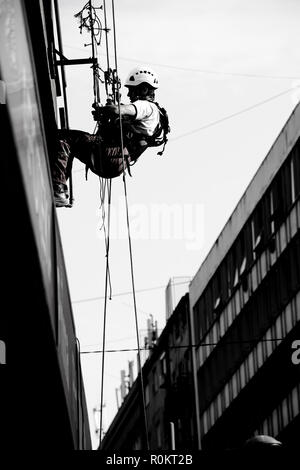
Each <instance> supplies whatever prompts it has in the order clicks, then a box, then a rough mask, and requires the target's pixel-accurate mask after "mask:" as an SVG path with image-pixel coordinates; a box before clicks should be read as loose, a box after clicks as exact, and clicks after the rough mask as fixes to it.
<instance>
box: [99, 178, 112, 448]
mask: <svg viewBox="0 0 300 470" xmlns="http://www.w3.org/2000/svg"><path fill="white" fill-rule="evenodd" d="M107 192H108V211H107V212H108V214H107V240H106V270H105V298H104V314H103V333H102V367H101V397H100V429H99V448H100V446H101V442H102V422H103V391H104V366H105V338H106V312H107V290H108V283H109V277H110V276H109V259H108V254H109V232H110V203H111V180H109V183H108V190H107Z"/></svg>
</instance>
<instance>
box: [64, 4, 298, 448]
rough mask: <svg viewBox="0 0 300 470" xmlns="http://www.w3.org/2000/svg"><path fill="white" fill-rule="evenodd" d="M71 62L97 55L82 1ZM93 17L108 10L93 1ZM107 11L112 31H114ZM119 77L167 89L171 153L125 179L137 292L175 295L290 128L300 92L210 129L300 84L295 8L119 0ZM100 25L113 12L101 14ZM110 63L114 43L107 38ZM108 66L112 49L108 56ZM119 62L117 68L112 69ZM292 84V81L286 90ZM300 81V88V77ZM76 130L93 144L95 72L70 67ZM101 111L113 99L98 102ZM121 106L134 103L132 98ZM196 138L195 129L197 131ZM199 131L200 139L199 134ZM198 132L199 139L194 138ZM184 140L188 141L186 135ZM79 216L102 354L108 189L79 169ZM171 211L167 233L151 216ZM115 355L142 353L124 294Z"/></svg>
mask: <svg viewBox="0 0 300 470" xmlns="http://www.w3.org/2000/svg"><path fill="white" fill-rule="evenodd" d="M59 4H60V13H61V26H62V36H63V44H64V55H65V56H66V57H68V58H70V59H71V58H80V57H81V58H82V57H89V56H90V55H91V52H90V47H86V48H85V47H84V46H83V45H84V43H89V42H90V41H89V36H88V34H87V33H83V34H82V35H81V34H80V31H79V29H78V23H77V21H76V19H75V18H74V14H75V13H77V12H78V11H79V10H81V8H82V7H83V6H84V4H85V0H73V1H72V2H70V1H68V0H60V2H59ZM93 4H94V6H98V5H100V0H99V1H98V2H96V1H94V2H93ZM110 5H111V2H110V1H109V0H108V1H107V10H108V12H107V13H108V26H109V27H110V28H111V27H112V19H111V11H110ZM115 13H116V25H117V31H116V33H117V49H118V68H119V76H120V78H121V81H122V83H124V79H125V78H126V76H127V73H128V72H129V71H130V70H131V69H132V68H133V67H134V66H135V65H137V64H149V65H150V66H151V67H152V68H153V69H155V70H156V72H157V73H158V74H159V77H160V89H159V91H158V92H157V95H156V99H157V101H158V102H159V103H160V104H161V105H162V106H164V107H165V108H166V109H167V110H168V113H169V117H170V123H171V131H172V132H171V134H170V141H169V143H168V144H167V147H166V150H165V153H164V155H163V156H162V157H158V156H156V150H155V149H151V150H150V149H149V150H147V152H146V153H145V154H144V155H143V156H142V157H141V158H140V159H139V161H138V162H137V164H136V165H135V166H134V167H132V178H130V176H127V178H126V181H127V191H128V201H129V206H130V208H131V209H130V210H131V212H130V214H131V215H130V217H131V227H132V249H133V263H134V276H135V287H136V290H137V291H139V290H141V289H145V288H146V289H147V288H152V287H157V286H166V285H167V283H168V281H169V278H170V277H176V276H190V277H193V276H194V275H195V274H196V271H197V270H198V268H199V266H200V264H201V262H202V261H203V259H204V258H205V256H206V255H207V253H208V251H209V249H210V248H211V246H212V245H213V243H214V241H215V240H216V238H217V237H218V235H219V233H220V231H221V230H222V228H223V226H224V224H225V223H226V221H227V220H228V218H229V216H230V214H231V213H232V211H233V209H234V207H235V206H236V204H237V203H238V201H239V199H240V198H241V196H242V194H243V192H244V191H245V189H246V187H247V186H248V184H249V182H250V180H251V178H252V177H253V176H254V174H255V172H256V171H257V169H258V167H259V165H260V164H261V162H262V161H263V159H264V157H265V156H266V154H267V152H268V151H269V149H270V147H271V146H272V144H273V142H274V140H275V138H276V137H277V135H278V134H279V132H280V130H281V129H282V127H283V126H284V124H285V122H286V120H287V119H288V117H289V115H290V113H291V112H292V110H293V109H294V107H295V105H296V103H297V101H299V97H300V89H298V90H297V89H296V90H294V91H291V92H288V93H286V94H283V95H282V96H281V97H278V98H275V99H273V100H270V101H268V102H266V103H265V104H263V105H260V106H257V107H254V108H253V109H251V110H248V111H247V112H244V113H242V114H239V115H237V116H235V117H233V118H231V119H227V120H225V121H222V122H220V123H218V124H216V125H212V126H209V127H207V128H205V129H202V130H199V129H200V128H201V127H204V126H206V125H208V124H210V123H213V122H215V121H218V120H221V119H222V118H224V117H227V116H230V115H232V114H235V113H238V112H239V111H242V110H244V109H246V108H250V107H252V106H253V105H256V104H258V103H260V102H262V101H264V100H267V99H268V98H271V97H273V96H275V95H277V94H280V93H282V92H284V91H286V90H289V89H290V88H293V87H297V86H300V50H299V42H300V38H299V18H300V2H299V1H298V0H252V1H251V2H249V0H247V1H246V0H188V1H187V2H185V3H184V2H182V1H179V0H164V1H161V0H152V1H151V2H145V1H143V2H142V1H141V0H119V1H118V0H116V1H115ZM99 16H100V19H101V20H102V22H103V13H102V12H101V11H99ZM109 41H110V48H111V51H112V45H113V34H112V32H111V33H110V34H109ZM99 59H100V65H101V66H102V67H103V68H105V67H106V62H105V42H104V37H103V40H102V46H101V48H100V49H99ZM113 65H114V62H113V60H112V57H111V66H113ZM283 77H286V78H283ZM298 77H299V78H298ZM67 84H68V88H67V93H68V103H69V116H70V128H73V129H82V130H86V131H88V132H93V130H94V124H95V123H94V121H93V119H92V115H91V110H92V108H91V105H92V102H93V94H92V72H91V69H90V67H89V65H84V66H72V67H69V68H67ZM102 98H103V104H104V103H105V95H104V93H103V94H102ZM122 101H123V102H127V96H126V90H124V89H122ZM197 129H198V131H195V130H197ZM191 131H195V132H191ZM189 133H190V134H189ZM185 134H187V135H185ZM73 185H74V196H75V204H74V207H73V208H72V209H71V210H69V209H64V208H62V209H58V211H57V212H58V216H59V223H60V228H61V236H62V241H63V245H64V251H65V261H66V266H67V271H68V276H69V286H70V291H71V298H72V301H73V302H74V304H73V308H74V316H75V323H76V329H77V336H78V338H79V340H80V343H81V350H82V351H88V350H90V351H92V350H95V349H101V347H102V323H103V308H104V302H103V300H101V299H99V300H97V301H89V302H83V303H77V302H76V301H78V300H83V299H89V298H94V297H103V296H104V280H105V263H106V259H105V244H104V239H103V231H100V226H101V213H100V210H99V206H100V200H99V182H98V178H97V177H96V176H95V175H93V174H92V173H89V177H88V181H87V182H86V181H85V178H84V171H83V165H82V164H81V163H80V162H75V164H74V172H73ZM159 209H164V211H166V212H165V214H167V215H168V214H169V215H170V214H172V213H173V216H174V218H173V219H172V218H171V219H169V223H168V217H167V216H165V218H164V219H163V222H161V223H160V224H158V223H157V222H156V220H157V219H156V218H155V213H156V212H155V211H156V210H159ZM124 221H125V207H124V190H123V181H122V178H118V179H114V180H112V221H111V225H112V226H111V230H112V239H111V244H110V269H111V280H112V288H113V294H119V293H122V292H128V291H131V274H130V264H129V252H128V241H127V239H126V238H125V237H124V236H123V232H122V230H123V229H125V227H124ZM137 308H138V314H139V329H140V330H143V331H141V341H142V344H141V345H143V337H144V336H145V335H146V332H145V329H146V325H147V318H149V314H150V313H151V314H152V315H153V317H154V319H155V320H157V321H158V326H159V329H162V328H163V327H164V323H165V291H164V288H160V289H156V290H150V291H148V292H137ZM106 338H107V340H106V346H107V349H122V348H136V333H135V324H134V310H133V300H132V295H124V296H116V297H115V298H113V300H111V301H109V302H108V307H107V331H106ZM128 360H135V369H134V370H135V371H136V352H114V353H107V354H106V355H105V371H106V373H105V380H104V404H105V408H104V414H103V425H104V431H105V430H106V429H107V428H108V426H109V424H110V422H111V420H112V418H113V416H114V415H115V413H116V411H117V406H116V398H115V389H116V388H117V387H119V386H120V370H121V369H126V372H127V370H128ZM82 368H83V374H84V380H85V390H86V396H87V401H88V408H89V413H90V418H91V433H92V438H93V445H94V447H96V444H97V439H96V437H95V435H94V424H93V408H94V407H99V404H100V384H101V378H100V377H101V355H100V354H88V355H82Z"/></svg>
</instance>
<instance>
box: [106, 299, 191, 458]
mask: <svg viewBox="0 0 300 470" xmlns="http://www.w3.org/2000/svg"><path fill="white" fill-rule="evenodd" d="M190 350H191V346H190V325H189V299H188V295H185V296H184V297H183V298H182V299H181V300H180V302H179V304H178V305H177V307H176V309H175V310H174V312H173V315H172V316H171V317H170V318H169V320H168V322H167V324H166V326H165V328H164V330H163V332H162V334H161V336H160V337H159V338H158V341H157V343H156V344H155V346H154V347H153V349H152V351H151V354H150V357H149V358H148V360H147V361H146V363H145V364H144V366H143V377H144V385H145V404H146V416H147V422H148V439H149V447H150V449H151V450H160V449H161V450H170V449H171V448H172V440H171V423H173V425H174V431H175V445H176V449H182V450H186V449H188V448H189V449H191V448H193V446H195V443H194V435H195V422H194V395H193V387H192V381H191V378H192V375H191V370H192V366H191V352H190ZM129 417H130V419H129ZM127 418H128V419H127ZM101 449H103V450H113V449H114V450H118V449H127V450H130V449H136V450H138V449H146V439H145V425H144V417H143V409H142V403H141V386H140V379H139V377H138V378H137V379H136V381H135V382H134V385H133V387H132V389H131V390H130V392H129V393H128V395H127V396H126V397H125V400H124V402H123V404H122V406H121V408H120V409H119V411H118V413H117V415H116V417H115V418H114V420H113V422H112V424H111V426H110V427H109V429H108V431H107V433H106V435H105V437H104V439H103V442H102V446H101Z"/></svg>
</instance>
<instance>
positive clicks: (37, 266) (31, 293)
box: [0, 0, 91, 450]
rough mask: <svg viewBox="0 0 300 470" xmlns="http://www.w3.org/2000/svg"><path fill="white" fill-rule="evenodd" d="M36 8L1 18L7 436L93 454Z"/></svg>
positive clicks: (7, 7)
mask: <svg viewBox="0 0 300 470" xmlns="http://www.w3.org/2000/svg"><path fill="white" fill-rule="evenodd" d="M28 4H29V2H21V1H17V0H15V1H13V2H4V3H3V5H2V11H1V19H0V21H1V25H0V36H1V37H0V52H1V62H0V71H1V78H2V80H3V81H4V83H5V86H6V98H5V103H4V104H1V129H2V132H3V134H2V145H3V148H5V149H6V150H5V152H4V153H3V158H2V159H1V165H2V169H4V175H5V178H4V194H5V195H6V197H7V196H8V195H9V197H8V199H6V202H7V203H6V204H5V205H3V209H4V221H5V231H4V247H5V249H4V250H3V251H4V252H3V264H2V268H3V270H4V272H5V276H4V291H3V301H4V302H5V305H6V309H5V313H4V315H3V318H2V322H3V324H4V331H6V335H7V367H11V368H13V369H14V377H13V378H14V380H13V386H12V387H11V393H10V400H9V405H10V408H9V421H10V424H12V423H14V425H15V426H17V430H16V429H14V430H13V432H12V433H10V432H9V431H8V432H7V433H6V434H7V438H8V440H9V442H10V443H15V442H16V440H17V441H18V442H17V443H16V445H18V448H20V447H22V446H26V447H27V448H32V449H35V448H43V447H45V446H46V447H47V448H51V450H58V449H61V450H67V449H69V450H71V449H88V448H90V447H91V441H90V433H89V425H88V419H87V409H86V402H85V395H84V387H83V383H82V376H81V368H80V358H79V346H78V343H77V340H76V335H75V327H74V321H73V316H72V309H71V302H70V298H69V290H68V282H67V277H66V270H65V265H64V259H63V251H62V246H61V242H60V236H59V230H58V223H57V219H56V212H55V207H54V204H53V198H52V184H51V178H50V171H49V158H48V157H49V151H48V150H49V149H48V138H47V137H46V135H47V136H50V135H52V140H53V135H54V134H53V129H55V127H56V121H55V110H54V103H55V94H54V95H53V92H54V91H55V90H53V89H52V84H51V76H50V74H49V73H48V72H49V70H48V65H47V64H48V62H47V60H46V58H45V54H46V53H47V47H48V44H47V40H46V37H47V35H46V31H45V30H44V29H43V28H42V25H44V24H45V23H44V22H45V21H47V12H46V11H42V10H41V9H40V8H41V5H42V3H41V2H38V1H32V2H30V6H31V7H32V8H35V12H34V14H32V15H30V14H28V10H27V8H26V7H27V5H28ZM48 5H49V2H48ZM44 15H46V16H44ZM35 27H36V28H35ZM32 30H34V34H35V36H34V41H35V47H32V41H33V36H31V31H32ZM45 67H46V68H45ZM42 102H43V103H44V104H42ZM49 138H50V137H49ZM0 326H1V328H2V323H1V324H0ZM8 331H9V332H10V333H9V336H8V333H7V332H8ZM0 337H1V335H0ZM8 429H9V427H8Z"/></svg>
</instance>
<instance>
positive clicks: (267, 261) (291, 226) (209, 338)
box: [195, 200, 300, 368]
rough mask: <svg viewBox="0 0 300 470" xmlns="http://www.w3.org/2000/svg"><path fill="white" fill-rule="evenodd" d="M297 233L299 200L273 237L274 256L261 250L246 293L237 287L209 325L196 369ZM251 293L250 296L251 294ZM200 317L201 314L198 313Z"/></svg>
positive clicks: (298, 228) (299, 221)
mask: <svg viewBox="0 0 300 470" xmlns="http://www.w3.org/2000/svg"><path fill="white" fill-rule="evenodd" d="M298 230H300V200H299V201H298V202H297V204H296V205H294V206H293V208H292V210H291V212H290V214H289V217H288V219H287V220H286V221H285V223H284V224H283V225H282V226H281V227H280V229H279V230H278V232H277V233H276V236H275V243H276V250H275V252H274V253H270V252H269V251H264V252H262V253H261V255H260V257H259V258H258V259H257V260H256V263H255V264H254V265H253V266H252V268H251V270H250V271H249V274H248V278H247V283H248V290H247V291H245V290H244V289H243V286H240V287H239V288H238V289H237V290H236V291H235V293H234V294H233V295H232V298H231V299H230V301H229V302H228V303H227V305H226V307H225V308H224V309H223V310H222V312H221V313H220V315H219V317H218V319H217V321H215V322H214V323H213V325H212V328H211V329H210V330H209V331H208V332H207V333H206V335H205V336H204V337H203V339H202V340H201V342H203V343H206V344H207V346H204V345H201V346H200V347H199V349H198V352H197V362H198V364H197V366H198V368H199V367H201V366H202V365H203V363H204V362H205V360H206V359H207V358H208V356H209V355H210V354H211V352H212V351H213V349H214V348H215V346H216V344H217V343H218V341H219V340H220V339H221V338H222V336H224V334H225V333H226V331H227V330H228V328H229V327H230V326H231V324H232V323H233V321H234V320H235V318H236V317H237V315H239V313H240V312H241V310H242V309H243V308H244V306H245V305H246V303H247V301H248V300H249V298H250V295H252V294H253V292H254V291H255V290H256V289H257V287H258V286H259V284H260V283H261V282H262V280H263V279H264V278H265V276H266V274H267V272H268V271H269V270H270V268H271V267H272V265H273V264H274V263H275V261H276V260H277V258H278V257H279V256H280V254H281V253H282V252H283V251H284V249H285V248H286V246H287V245H288V243H289V242H290V240H291V239H292V238H293V237H294V235H295V234H296V232H297V231H298ZM250 292H251V294H250ZM199 314H201V315H202V313H201V312H199ZM197 327H199V322H198V325H197V322H196V323H195V330H196V334H197Z"/></svg>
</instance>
